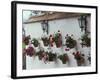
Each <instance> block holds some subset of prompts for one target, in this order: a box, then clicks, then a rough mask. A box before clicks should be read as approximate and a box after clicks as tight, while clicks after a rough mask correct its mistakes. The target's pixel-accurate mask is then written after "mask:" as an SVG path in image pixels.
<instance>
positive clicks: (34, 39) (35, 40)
mask: <svg viewBox="0 0 100 80" xmlns="http://www.w3.org/2000/svg"><path fill="white" fill-rule="evenodd" d="M31 43H32V44H33V45H34V46H35V47H38V45H39V42H38V40H37V39H36V38H33V39H32V41H31Z"/></svg>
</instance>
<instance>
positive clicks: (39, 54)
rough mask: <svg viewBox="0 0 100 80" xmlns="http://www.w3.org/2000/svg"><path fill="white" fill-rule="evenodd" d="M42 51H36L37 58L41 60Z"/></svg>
mask: <svg viewBox="0 0 100 80" xmlns="http://www.w3.org/2000/svg"><path fill="white" fill-rule="evenodd" d="M43 52H44V51H41V50H40V51H38V52H37V53H36V56H38V58H39V60H42V58H43Z"/></svg>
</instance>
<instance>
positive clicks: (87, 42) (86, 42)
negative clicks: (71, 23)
mask: <svg viewBox="0 0 100 80" xmlns="http://www.w3.org/2000/svg"><path fill="white" fill-rule="evenodd" d="M81 40H82V43H81V45H82V46H83V45H85V46H87V47H90V46H91V39H90V38H89V37H88V34H84V35H83V36H82V37H81Z"/></svg>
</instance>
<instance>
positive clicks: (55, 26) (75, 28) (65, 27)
mask: <svg viewBox="0 0 100 80" xmlns="http://www.w3.org/2000/svg"><path fill="white" fill-rule="evenodd" d="M77 19H78V18H68V19H60V20H53V21H49V34H53V33H54V32H57V31H58V30H60V31H61V33H62V35H63V36H62V37H63V42H64V39H65V38H64V37H65V36H66V34H70V35H71V34H73V35H74V38H75V39H76V40H77V39H79V38H80V37H81V35H82V34H83V33H82V32H81V29H80V28H79V24H78V20H77ZM24 28H25V31H26V35H31V38H40V37H41V35H42V34H43V31H42V28H41V23H40V22H37V23H30V24H24ZM79 49H80V48H79ZM55 51H58V52H59V51H60V49H59V48H58V49H55ZM73 51H75V50H72V51H71V53H72V52H73ZM68 56H69V63H67V64H62V63H61V61H60V60H59V59H58V60H57V62H56V63H55V62H50V63H49V64H45V63H44V62H43V61H39V60H38V58H37V57H35V58H33V57H29V56H27V57H26V67H27V69H36V68H56V67H70V66H74V67H75V66H77V63H76V60H75V59H74V56H73V55H72V54H70V51H69V52H68ZM88 63H89V62H86V65H88Z"/></svg>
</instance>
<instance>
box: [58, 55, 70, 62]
mask: <svg viewBox="0 0 100 80" xmlns="http://www.w3.org/2000/svg"><path fill="white" fill-rule="evenodd" d="M58 58H59V59H60V60H61V61H62V63H63V64H66V62H67V61H68V55H67V54H63V55H59V56H58Z"/></svg>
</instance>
